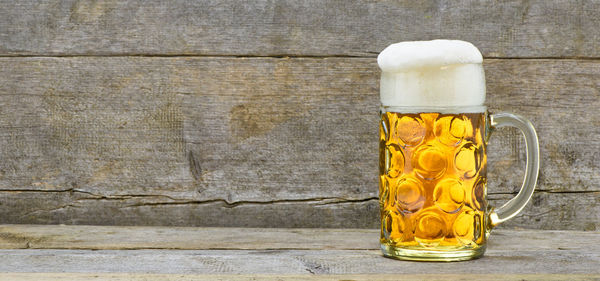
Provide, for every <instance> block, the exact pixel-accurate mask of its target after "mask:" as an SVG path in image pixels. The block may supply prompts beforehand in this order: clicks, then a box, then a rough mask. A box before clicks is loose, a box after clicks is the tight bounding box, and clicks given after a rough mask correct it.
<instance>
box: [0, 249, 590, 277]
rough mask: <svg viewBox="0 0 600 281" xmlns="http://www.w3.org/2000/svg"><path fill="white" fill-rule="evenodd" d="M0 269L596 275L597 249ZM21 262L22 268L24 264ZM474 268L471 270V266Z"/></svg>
mask: <svg viewBox="0 0 600 281" xmlns="http://www.w3.org/2000/svg"><path fill="white" fill-rule="evenodd" d="M0 254H1V260H2V263H0V271H1V272H38V273H46V272H56V273H58V272H73V273H95V272H101V273H128V272H134V273H135V272H136V273H153V274H305V275H310V274H376V273H382V272H385V273H388V274H422V273H432V272H435V273H436V274H470V273H479V274H483V273H486V274H536V273H540V274H596V275H599V274H600V269H598V266H597V265H598V263H600V254H599V252H597V251H596V252H588V251H584V252H582V251H580V250H578V251H569V250H538V251H514V250H511V251H504V250H492V249H490V250H489V251H488V252H487V253H486V254H485V256H484V257H483V258H481V259H478V260H474V261H470V262H460V263H433V262H403V261H398V260H393V259H388V258H384V257H383V256H382V255H381V251H380V250H204V251H198V250H128V251H119V250H95V251H90V250H34V249H32V250H0ZM25 265H27V266H25ZM475 268H476V269H477V270H474V269H475Z"/></svg>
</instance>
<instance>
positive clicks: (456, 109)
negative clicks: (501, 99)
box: [380, 105, 487, 114]
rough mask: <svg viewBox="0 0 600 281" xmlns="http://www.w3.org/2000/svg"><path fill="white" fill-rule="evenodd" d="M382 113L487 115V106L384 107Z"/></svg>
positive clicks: (381, 108)
mask: <svg viewBox="0 0 600 281" xmlns="http://www.w3.org/2000/svg"><path fill="white" fill-rule="evenodd" d="M380 111H381V112H382V113H384V112H396V113H442V114H444V113H455V114H457V113H485V112H487V106H485V105H471V106H384V105H382V106H381V107H380Z"/></svg>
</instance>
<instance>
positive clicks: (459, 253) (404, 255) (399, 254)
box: [381, 244, 486, 261]
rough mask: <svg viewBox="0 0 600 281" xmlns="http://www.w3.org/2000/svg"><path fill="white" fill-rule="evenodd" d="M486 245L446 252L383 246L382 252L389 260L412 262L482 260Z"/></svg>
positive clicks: (442, 250) (422, 248) (421, 248)
mask: <svg viewBox="0 0 600 281" xmlns="http://www.w3.org/2000/svg"><path fill="white" fill-rule="evenodd" d="M485 248H486V246H485V245H481V246H479V247H477V248H471V249H460V250H450V249H449V250H444V249H438V250H433V249H427V248H424V247H395V246H391V245H387V244H381V251H382V252H383V255H384V256H385V257H387V258H393V259H398V260H410V261H466V260H473V259H477V258H480V257H481V256H483V253H484V252H485Z"/></svg>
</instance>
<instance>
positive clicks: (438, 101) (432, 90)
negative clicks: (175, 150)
mask: <svg viewBox="0 0 600 281" xmlns="http://www.w3.org/2000/svg"><path fill="white" fill-rule="evenodd" d="M377 62H378V64H379V67H380V68H381V70H382V74H381V87H380V93H381V96H380V97H381V103H382V105H383V106H410V107H457V106H481V105H483V102H484V101H485V77H484V72H483V67H482V65H481V63H482V62H483V57H482V56H481V53H480V52H479V50H477V48H476V47H475V46H473V44H471V43H469V42H465V41H459V40H433V41H412V42H400V43H396V44H392V45H390V46H388V47H387V48H385V50H383V51H382V52H381V53H380V54H379V56H378V57H377Z"/></svg>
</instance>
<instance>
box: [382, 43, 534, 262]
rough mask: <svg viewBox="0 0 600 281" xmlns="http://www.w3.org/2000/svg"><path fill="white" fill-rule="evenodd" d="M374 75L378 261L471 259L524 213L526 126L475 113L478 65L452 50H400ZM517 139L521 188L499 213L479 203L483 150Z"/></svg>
mask: <svg viewBox="0 0 600 281" xmlns="http://www.w3.org/2000/svg"><path fill="white" fill-rule="evenodd" d="M377 61H378V64H379V67H380V68H381V70H382V74H381V87H380V94H381V95H380V98H381V118H380V130H379V133H380V144H379V154H380V155H379V157H380V158H379V199H380V200H379V204H380V213H381V239H380V241H381V249H382V251H383V254H384V255H385V256H387V257H392V258H397V259H406V260H432V261H456V260H468V259H474V258H478V257H480V256H481V255H483V253H484V251H485V249H486V241H487V238H488V236H489V233H490V230H491V229H492V227H494V226H496V225H498V224H499V223H501V222H503V221H505V220H508V219H510V218H512V217H513V216H515V215H516V214H517V213H519V211H521V210H522V209H523V207H524V206H525V205H526V204H527V202H528V201H529V199H530V198H531V196H532V194H533V190H534V188H535V184H536V180H537V176H538V169H539V145H538V140H537V135H536V132H535V130H534V128H533V125H532V124H531V123H530V122H529V121H528V120H527V119H525V118H523V117H521V116H519V115H516V114H511V113H495V114H491V113H489V112H488V111H487V109H486V107H485V106H484V105H483V104H484V101H485V77H484V71H483V67H482V62H483V58H482V56H481V53H480V52H479V50H477V48H476V47H475V46H473V45H472V44H470V43H468V42H464V41H457V40H434V41H416V42H401V43H398V44H392V45H390V46H389V47H387V48H386V49H385V50H383V51H382V52H381V53H380V54H379V56H378V58H377ZM504 126H512V127H516V128H518V129H519V130H521V132H522V133H523V135H524V136H525V143H526V151H527V165H526V172H525V178H524V182H523V185H522V187H521V190H520V191H519V193H518V194H517V195H516V197H514V198H513V199H512V200H510V201H509V202H507V203H506V204H504V205H503V206H501V207H500V208H496V209H494V208H492V207H490V206H489V205H488V203H487V201H486V193H487V178H486V171H487V155H486V152H487V151H486V150H487V147H486V144H487V141H488V138H489V136H490V134H491V133H492V132H493V131H494V129H496V128H500V127H504Z"/></svg>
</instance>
